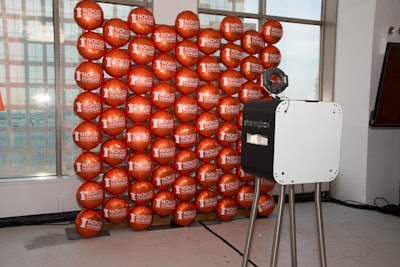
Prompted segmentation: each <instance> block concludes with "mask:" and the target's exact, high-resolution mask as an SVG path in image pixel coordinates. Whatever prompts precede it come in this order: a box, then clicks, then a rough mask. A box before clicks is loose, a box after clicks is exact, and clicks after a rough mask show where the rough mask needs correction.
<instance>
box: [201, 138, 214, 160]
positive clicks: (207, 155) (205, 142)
mask: <svg viewBox="0 0 400 267" xmlns="http://www.w3.org/2000/svg"><path fill="white" fill-rule="evenodd" d="M218 153H219V143H218V141H217V140H215V139H213V138H203V139H201V140H200V141H199V142H198V143H197V145H196V156H197V157H198V158H199V159H201V160H202V161H203V162H210V161H212V160H213V159H215V158H217V156H218Z"/></svg>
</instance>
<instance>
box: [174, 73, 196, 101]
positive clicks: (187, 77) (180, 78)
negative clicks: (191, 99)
mask: <svg viewBox="0 0 400 267" xmlns="http://www.w3.org/2000/svg"><path fill="white" fill-rule="evenodd" d="M175 86H176V89H178V91H179V92H181V93H182V94H184V95H187V94H191V93H193V92H194V91H196V89H197V88H198V87H199V75H198V74H197V72H196V71H195V70H194V69H192V68H189V67H184V68H182V69H180V70H178V71H177V72H176V74H175Z"/></svg>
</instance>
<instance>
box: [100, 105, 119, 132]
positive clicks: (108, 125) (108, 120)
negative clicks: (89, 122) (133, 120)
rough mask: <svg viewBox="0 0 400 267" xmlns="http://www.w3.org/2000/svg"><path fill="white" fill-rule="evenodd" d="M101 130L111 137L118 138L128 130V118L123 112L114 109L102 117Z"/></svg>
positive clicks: (106, 111)
mask: <svg viewBox="0 0 400 267" xmlns="http://www.w3.org/2000/svg"><path fill="white" fill-rule="evenodd" d="M99 121H100V129H101V130H102V131H103V132H104V133H106V134H108V135H111V136H117V135H119V134H120V133H122V132H123V131H124V130H125V128H126V117H125V114H124V112H123V111H122V110H120V109H118V108H115V107H112V108H108V109H106V110H105V111H103V113H102V114H101V115H100V118H99Z"/></svg>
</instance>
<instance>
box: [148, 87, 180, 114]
mask: <svg viewBox="0 0 400 267" xmlns="http://www.w3.org/2000/svg"><path fill="white" fill-rule="evenodd" d="M150 99H151V102H152V103H153V105H154V106H155V107H156V108H159V109H166V108H169V107H171V106H172V105H173V104H174V102H175V88H174V86H173V85H172V84H170V83H168V82H160V83H159V84H157V85H156V86H154V87H153V88H152V89H151V94H150Z"/></svg>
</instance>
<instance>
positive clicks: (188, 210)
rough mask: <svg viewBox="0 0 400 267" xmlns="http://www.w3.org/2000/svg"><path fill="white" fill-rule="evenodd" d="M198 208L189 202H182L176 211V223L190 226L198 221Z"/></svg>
mask: <svg viewBox="0 0 400 267" xmlns="http://www.w3.org/2000/svg"><path fill="white" fill-rule="evenodd" d="M196 215H197V212H196V206H195V205H194V204H193V203H191V202H187V201H183V202H180V203H179V204H178V205H177V206H176V208H175V211H174V222H175V223H176V224H177V225H180V226H188V225H190V224H191V223H192V222H194V220H195V219H196Z"/></svg>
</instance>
